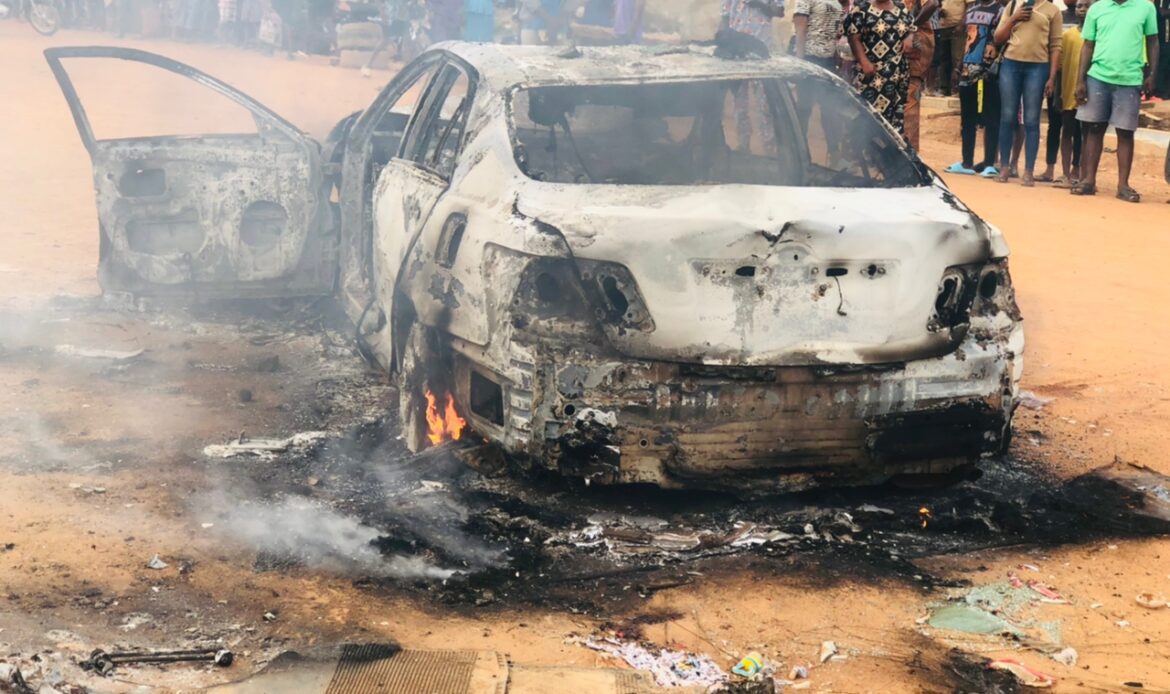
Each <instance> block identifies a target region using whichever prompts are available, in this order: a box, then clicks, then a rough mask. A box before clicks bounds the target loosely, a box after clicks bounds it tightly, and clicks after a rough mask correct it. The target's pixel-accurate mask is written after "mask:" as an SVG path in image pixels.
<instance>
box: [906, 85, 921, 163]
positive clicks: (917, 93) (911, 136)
mask: <svg viewBox="0 0 1170 694" xmlns="http://www.w3.org/2000/svg"><path fill="white" fill-rule="evenodd" d="M921 106H922V78H921V77H911V78H910V81H909V83H908V84H907V87H906V106H905V110H904V113H903V119H904V121H905V126H904V127H905V130H906V141H907V142H909V143H910V146H911V147H913V148H914V149H915V150H917V149H918V132H919V131H918V125H919V123H918V118H919V114H920V108H921Z"/></svg>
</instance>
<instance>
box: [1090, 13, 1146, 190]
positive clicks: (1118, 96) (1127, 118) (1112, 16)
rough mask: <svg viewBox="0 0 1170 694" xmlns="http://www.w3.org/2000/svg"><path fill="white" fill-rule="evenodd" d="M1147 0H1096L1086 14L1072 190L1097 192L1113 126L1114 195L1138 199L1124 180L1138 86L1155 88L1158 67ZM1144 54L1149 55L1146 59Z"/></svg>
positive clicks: (1139, 97)
mask: <svg viewBox="0 0 1170 694" xmlns="http://www.w3.org/2000/svg"><path fill="white" fill-rule="evenodd" d="M1157 13H1158V11H1157V9H1155V8H1154V5H1153V3H1152V2H1150V1H1149V0H1101V1H1100V2H1095V3H1093V6H1092V7H1090V8H1089V13H1088V14H1087V15H1086V16H1085V30H1084V38H1085V45H1084V46H1083V47H1082V48H1081V66H1080V68H1081V69H1080V72H1079V76H1078V79H1077V103H1079V104H1080V108H1079V109H1077V119H1078V120H1080V121H1081V127H1082V128H1084V131H1085V148H1084V159H1083V161H1082V163H1083V164H1084V174H1085V176H1084V178H1083V179H1082V180H1081V182H1080V184H1078V185H1077V186H1076V187H1074V188H1073V189H1072V193H1073V195H1093V194H1095V193H1096V192H1097V166H1098V165H1099V164H1100V163H1101V150H1102V149H1103V148H1104V146H1105V128H1106V127H1107V126H1109V125H1112V126H1113V128H1114V129H1115V130H1116V131H1117V197H1118V198H1119V199H1121V200H1124V201H1126V202H1141V199H1142V196H1141V195H1140V194H1138V192H1137V191H1136V190H1134V189H1133V188H1131V187H1130V186H1129V172H1130V169H1131V168H1132V167H1133V131H1135V130H1137V126H1138V110H1139V109H1140V107H1141V100H1142V92H1143V91H1144V92H1146V93H1147V94H1148V93H1150V92H1152V91H1153V90H1154V81H1155V78H1156V76H1157V72H1158V17H1157ZM1147 57H1148V59H1147Z"/></svg>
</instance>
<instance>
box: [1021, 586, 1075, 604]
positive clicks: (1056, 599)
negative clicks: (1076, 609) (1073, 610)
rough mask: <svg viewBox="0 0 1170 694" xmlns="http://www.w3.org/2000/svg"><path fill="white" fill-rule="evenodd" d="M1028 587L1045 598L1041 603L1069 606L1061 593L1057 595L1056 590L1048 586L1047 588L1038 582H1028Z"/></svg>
mask: <svg viewBox="0 0 1170 694" xmlns="http://www.w3.org/2000/svg"><path fill="white" fill-rule="evenodd" d="M1028 587H1029V588H1031V589H1032V590H1034V591H1035V592H1037V593H1039V594H1040V595H1042V596H1043V597H1042V598H1041V599H1040V602H1046V603H1048V604H1050V605H1067V604H1069V603H1068V600H1066V599H1065V598H1064V597H1062V596H1061V594H1060V593H1057V592H1056V591H1055V590H1053V589H1051V588H1049V587H1048V586H1046V585H1044V584H1042V583H1039V582H1037V581H1028Z"/></svg>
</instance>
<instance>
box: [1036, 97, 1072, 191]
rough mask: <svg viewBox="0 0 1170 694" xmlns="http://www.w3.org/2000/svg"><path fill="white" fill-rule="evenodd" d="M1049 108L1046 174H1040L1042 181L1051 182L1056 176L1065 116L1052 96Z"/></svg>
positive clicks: (1045, 151) (1045, 150)
mask: <svg viewBox="0 0 1170 694" xmlns="http://www.w3.org/2000/svg"><path fill="white" fill-rule="evenodd" d="M1047 108H1048V133H1047V135H1046V136H1045V142H1044V173H1042V174H1040V180H1041V181H1051V180H1052V179H1053V177H1054V176H1055V175H1056V156H1057V155H1058V154H1060V140H1061V137H1060V134H1061V130H1063V125H1064V114H1063V113H1062V112H1061V110H1060V103H1059V102H1057V101H1055V100H1054V99H1053V97H1051V96H1050V97H1048V105H1047ZM1065 173H1067V171H1066V172H1065Z"/></svg>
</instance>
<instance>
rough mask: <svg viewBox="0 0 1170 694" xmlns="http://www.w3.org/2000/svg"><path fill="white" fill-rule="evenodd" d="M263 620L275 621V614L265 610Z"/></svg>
mask: <svg viewBox="0 0 1170 694" xmlns="http://www.w3.org/2000/svg"><path fill="white" fill-rule="evenodd" d="M264 621H265V622H275V621H276V614H274V613H272V612H265V613H264Z"/></svg>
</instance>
